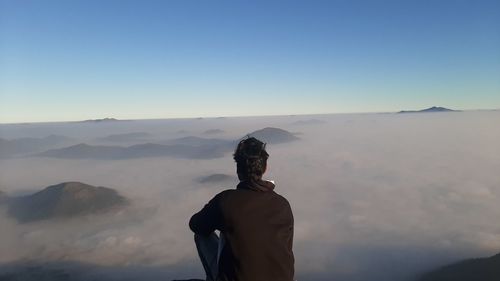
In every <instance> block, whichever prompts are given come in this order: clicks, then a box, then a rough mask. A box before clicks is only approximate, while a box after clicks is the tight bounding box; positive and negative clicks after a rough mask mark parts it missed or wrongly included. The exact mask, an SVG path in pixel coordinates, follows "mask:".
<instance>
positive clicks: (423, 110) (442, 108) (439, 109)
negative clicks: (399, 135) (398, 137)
mask: <svg viewBox="0 0 500 281" xmlns="http://www.w3.org/2000/svg"><path fill="white" fill-rule="evenodd" d="M456 111H459V110H453V109H448V108H445V107H439V106H433V107H429V108H426V109H422V110H402V111H400V112H398V113H426V112H456Z"/></svg>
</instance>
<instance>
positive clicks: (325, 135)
mask: <svg viewBox="0 0 500 281" xmlns="http://www.w3.org/2000/svg"><path fill="white" fill-rule="evenodd" d="M301 120H305V121H307V120H318V122H313V123H311V124H309V123H310V122H299V121H301ZM499 121H500V115H499V113H498V112H453V113H425V114H408V115H407V114H363V115H330V116H328V115H324V116H313V117H307V116H306V117H301V116H288V117H266V118H264V117H262V118H256V117H254V118H224V119H202V120H194V119H193V120H177V121H175V120H164V121H161V120H153V121H131V122H121V123H116V124H87V123H80V124H67V125H63V124H53V125H48V124H42V125H39V126H38V127H37V126H36V125H34V124H33V125H29V126H28V127H26V125H19V126H18V127H14V126H13V125H1V126H0V137H2V138H6V139H12V138H18V137H44V136H46V135H50V134H58V135H64V136H68V137H71V138H73V139H78V140H81V141H82V142H88V141H91V140H93V139H96V138H99V137H106V136H108V135H112V134H126V133H132V132H146V133H147V134H148V137H149V138H151V139H157V140H166V139H174V138H179V137H183V136H186V133H182V134H181V133H179V130H181V129H182V130H184V131H185V132H189V133H188V135H192V136H203V135H204V133H205V132H206V131H207V130H209V129H214V128H219V129H220V131H219V132H218V135H217V137H218V138H219V137H220V138H225V139H236V138H238V137H239V136H241V135H244V134H245V133H248V132H252V131H255V130H258V129H261V128H264V127H269V126H272V127H277V128H282V129H286V130H288V131H290V132H293V133H300V135H298V136H300V140H298V141H295V142H291V143H285V144H274V145H268V151H269V154H270V159H269V170H268V173H267V175H266V176H267V177H268V178H270V179H273V180H275V181H276V184H277V189H276V191H277V192H278V193H280V194H283V195H284V196H285V197H286V198H288V199H289V201H290V203H291V205H292V209H293V211H294V215H295V222H296V225H295V243H294V250H295V255H296V271H297V275H298V276H297V277H298V279H299V280H332V279H334V278H337V279H336V280H351V281H352V280H359V281H364V280H387V281H391V280H394V281H396V280H411V279H412V278H414V277H415V276H416V275H417V274H419V273H421V272H424V271H426V270H429V269H432V268H434V267H436V266H440V265H442V264H445V263H448V262H451V261H455V260H459V259H462V258H468V257H475V256H487V255H491V254H494V253H497V252H500V226H498V223H497V220H498V217H499V216H500V207H499V206H500V205H499V204H498V200H499V198H500V176H499V175H498V171H499V170H500V148H499V146H498V143H500V131H499V130H498V124H499ZM297 123H298V124H301V125H300V126H297ZM22 126H24V127H22ZM78 126H80V128H79V129H78V128H77V127H78ZM234 173H235V167H234V163H233V160H232V158H231V153H230V152H226V153H225V154H224V156H223V157H221V158H217V159H209V160H206V159H174V158H166V157H155V158H147V159H126V160H112V161H110V160H90V159H79V160H76V159H48V158H12V159H1V160H0V190H2V191H5V192H6V193H7V194H8V195H9V196H17V195H20V194H27V193H30V192H33V191H38V190H40V189H42V188H44V187H46V186H49V185H52V184H57V183H60V182H65V181H81V182H85V183H88V184H91V185H96V186H106V187H110V188H113V189H116V190H118V191H119V192H120V193H121V194H124V195H125V196H126V197H128V198H130V199H131V200H132V202H133V203H132V204H131V206H130V207H128V208H127V209H126V210H125V211H123V212H121V213H118V214H113V215H103V216H87V217H83V218H79V219H73V220H49V221H40V222H36V223H28V224H19V223H17V222H16V221H15V220H14V219H12V218H10V217H9V216H8V215H7V213H6V207H5V206H0V229H2V231H1V237H2V238H1V240H0V263H2V264H9V263H12V262H16V261H20V260H35V261H43V262H49V261H50V262H61V261H66V262H81V263H85V264H94V265H99V266H104V267H109V268H112V267H113V268H124V267H128V268H131V267H134V266H135V267H150V268H169V269H172V268H178V269H183V270H184V269H185V268H188V267H189V268H193V269H191V270H189V272H185V271H182V270H180V271H175V273H174V271H171V273H169V274H171V275H172V276H166V278H172V279H174V278H180V277H189V276H190V275H189V274H191V277H193V278H194V277H202V268H201V265H199V266H197V255H196V252H195V247H194V244H193V241H192V233H191V232H190V231H189V229H188V227H187V221H188V219H189V217H190V216H191V215H192V214H193V213H194V212H196V211H198V210H199V209H200V208H201V207H202V206H203V204H205V203H206V202H207V201H208V200H209V199H210V198H211V197H212V196H213V195H215V194H216V193H218V192H219V191H221V190H223V189H226V188H233V186H232V184H231V183H227V182H217V181H215V182H205V183H200V182H199V179H200V178H202V177H205V176H208V175H212V174H226V175H234ZM165 274H167V273H165ZM167 280H168V279H167Z"/></svg>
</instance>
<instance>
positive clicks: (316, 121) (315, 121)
mask: <svg viewBox="0 0 500 281" xmlns="http://www.w3.org/2000/svg"><path fill="white" fill-rule="evenodd" d="M325 123H326V121H323V120H319V119H308V120H298V121H295V122H293V123H292V125H296V126H310V125H321V124H325Z"/></svg>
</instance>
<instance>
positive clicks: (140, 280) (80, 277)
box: [0, 261, 203, 281]
mask: <svg viewBox="0 0 500 281" xmlns="http://www.w3.org/2000/svg"><path fill="white" fill-rule="evenodd" d="M199 267H201V265H199V264H198V263H196V264H195V265H193V264H189V265H185V266H179V265H176V266H140V265H129V266H100V265H95V264H88V263H81V262H76V261H59V262H57V261H52V262H37V261H18V262H13V263H8V264H2V265H0V280H1V281H159V280H164V281H170V280H178V281H181V280H182V281H203V279H188V278H186V277H191V276H192V275H193V271H194V272H196V269H198V270H199ZM195 268H196V269H195ZM189 275H191V276H189ZM195 275H196V274H195ZM182 278H185V279H182Z"/></svg>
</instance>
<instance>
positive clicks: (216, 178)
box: [197, 174, 237, 183]
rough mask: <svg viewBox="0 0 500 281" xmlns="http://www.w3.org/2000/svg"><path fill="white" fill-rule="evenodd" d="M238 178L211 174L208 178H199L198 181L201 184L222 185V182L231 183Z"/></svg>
mask: <svg viewBox="0 0 500 281" xmlns="http://www.w3.org/2000/svg"><path fill="white" fill-rule="evenodd" d="M236 180H237V179H236V177H234V176H230V175H226V174H211V175H208V176H203V177H199V178H198V179H197V181H198V182H200V183H220V182H230V181H236Z"/></svg>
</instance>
